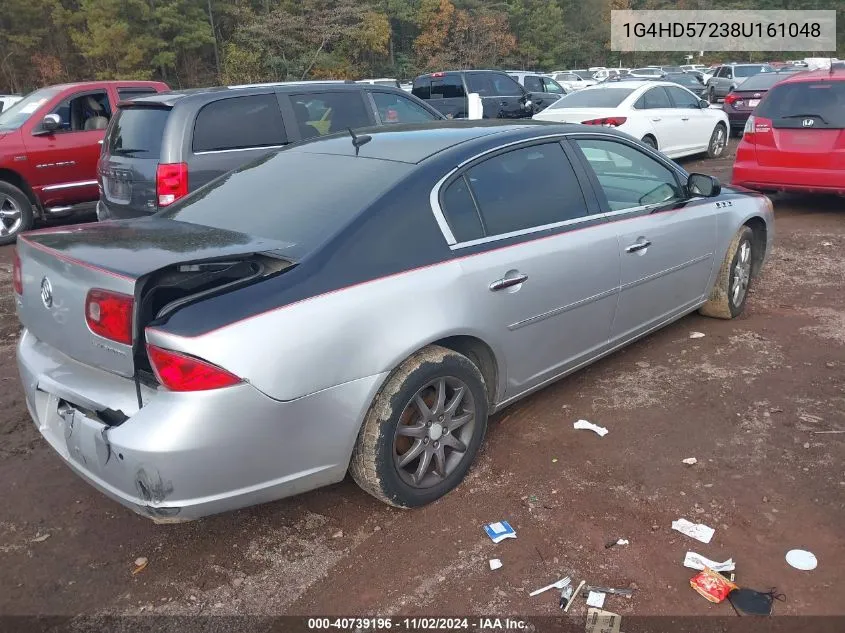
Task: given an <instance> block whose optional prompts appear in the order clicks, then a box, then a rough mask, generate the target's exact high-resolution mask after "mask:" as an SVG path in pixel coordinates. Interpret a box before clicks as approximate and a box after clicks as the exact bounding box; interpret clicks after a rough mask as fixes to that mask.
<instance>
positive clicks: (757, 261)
mask: <svg viewBox="0 0 845 633" xmlns="http://www.w3.org/2000/svg"><path fill="white" fill-rule="evenodd" d="M745 226H747V227H748V228H750V229H751V240H752V246H753V249H752V251H753V253H754V260H753V261H752V262H751V264H752V273H753V274H754V275H755V276H756V275H757V273H759V272H760V266H762V265H763V258H764V257H765V256H766V244H767V243H768V234H767V230H766V223H765V222H764V221H763V218H759V217H753V218H748V220H746V222H745Z"/></svg>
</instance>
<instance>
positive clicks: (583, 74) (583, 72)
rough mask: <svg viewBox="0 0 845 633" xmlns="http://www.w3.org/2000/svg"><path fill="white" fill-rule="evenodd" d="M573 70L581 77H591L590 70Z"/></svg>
mask: <svg viewBox="0 0 845 633" xmlns="http://www.w3.org/2000/svg"><path fill="white" fill-rule="evenodd" d="M574 72H575V74H576V75H578V76H579V77H580V78H581V79H592V78H593V73H592V72H590V71H589V70H576V71H574Z"/></svg>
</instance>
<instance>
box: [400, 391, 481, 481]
mask: <svg viewBox="0 0 845 633" xmlns="http://www.w3.org/2000/svg"><path fill="white" fill-rule="evenodd" d="M475 423H476V416H475V401H474V399H473V396H472V392H471V391H470V389H469V387H468V386H467V385H466V383H464V382H463V381H462V380H460V379H458V378H455V377H453V376H442V377H438V378H435V379H434V380H432V381H431V382H429V383H427V384H426V385H424V386H423V387H422V388H420V389H419V390H418V391H417V392H416V394H414V397H413V398H411V400H410V402H408V404H407V405H405V409H404V410H403V411H402V415H401V416H400V417H399V424H398V425H397V427H396V433H395V435H394V439H393V463H394V465H395V467H396V470H397V472H398V473H399V476H400V477H401V478H402V480H403V481H404V482H405V483H407V484H408V485H410V486H413V487H414V488H430V487H432V486H435V485H437V484H439V483H440V482H442V481H443V480H444V479H446V477H448V476H449V475H450V474H451V473H452V472H454V470H455V469H456V468H457V467H458V465H459V464H460V463H461V461H462V460H463V459H464V458H465V457H466V455H467V447H468V446H469V444H470V442H471V440H472V436H473V432H474V429H475Z"/></svg>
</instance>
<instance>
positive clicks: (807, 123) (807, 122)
mask: <svg viewBox="0 0 845 633" xmlns="http://www.w3.org/2000/svg"><path fill="white" fill-rule="evenodd" d="M814 123H815V121H814V120H813V119H804V120H803V121H801V124H802V125H803V126H804V127H813V124H814Z"/></svg>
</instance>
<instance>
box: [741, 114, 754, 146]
mask: <svg viewBox="0 0 845 633" xmlns="http://www.w3.org/2000/svg"><path fill="white" fill-rule="evenodd" d="M754 121H755V119H754V115H753V114H752V115H750V116H749V117H748V119H747V120H746V121H745V127H744V128H742V138H743V139H745V140H748V141H750V140H752V139H753V138H754Z"/></svg>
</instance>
